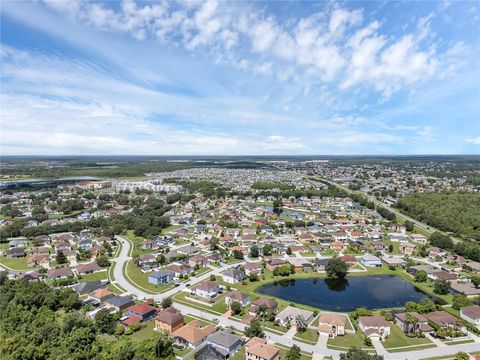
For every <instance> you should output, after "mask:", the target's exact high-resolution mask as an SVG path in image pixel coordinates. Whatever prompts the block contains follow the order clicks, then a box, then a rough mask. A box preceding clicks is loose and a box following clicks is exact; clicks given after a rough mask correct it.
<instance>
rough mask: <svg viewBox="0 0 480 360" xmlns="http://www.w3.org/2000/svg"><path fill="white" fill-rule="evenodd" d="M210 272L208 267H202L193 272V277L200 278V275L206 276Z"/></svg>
mask: <svg viewBox="0 0 480 360" xmlns="http://www.w3.org/2000/svg"><path fill="white" fill-rule="evenodd" d="M210 271H212V269H210V268H209V267H208V266H206V267H202V268H200V269H198V270H195V276H200V275H203V274H206V273H208V272H210ZM191 276H192V277H193V276H194V275H193V274H192V275H191Z"/></svg>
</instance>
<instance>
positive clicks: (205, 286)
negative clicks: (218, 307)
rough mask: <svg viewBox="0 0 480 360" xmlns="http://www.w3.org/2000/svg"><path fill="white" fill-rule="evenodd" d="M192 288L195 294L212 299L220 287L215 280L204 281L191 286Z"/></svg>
mask: <svg viewBox="0 0 480 360" xmlns="http://www.w3.org/2000/svg"><path fill="white" fill-rule="evenodd" d="M192 290H193V293H194V294H195V295H197V296H200V297H202V298H204V299H212V298H214V297H215V296H217V294H218V293H219V291H220V290H221V288H220V285H219V284H217V283H216V282H213V281H205V282H202V283H200V284H198V285H196V286H195V287H193V289H192Z"/></svg>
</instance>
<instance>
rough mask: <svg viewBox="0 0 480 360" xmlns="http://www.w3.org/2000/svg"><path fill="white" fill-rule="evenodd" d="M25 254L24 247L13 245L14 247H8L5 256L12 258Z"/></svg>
mask: <svg viewBox="0 0 480 360" xmlns="http://www.w3.org/2000/svg"><path fill="white" fill-rule="evenodd" d="M26 255H27V253H26V252H25V249H24V248H20V247H14V248H11V249H8V251H7V257H9V258H12V259H14V258H21V257H25V256H26Z"/></svg>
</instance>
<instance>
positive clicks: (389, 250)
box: [388, 244, 393, 253]
mask: <svg viewBox="0 0 480 360" xmlns="http://www.w3.org/2000/svg"><path fill="white" fill-rule="evenodd" d="M388 252H389V253H392V252H393V244H390V245H388Z"/></svg>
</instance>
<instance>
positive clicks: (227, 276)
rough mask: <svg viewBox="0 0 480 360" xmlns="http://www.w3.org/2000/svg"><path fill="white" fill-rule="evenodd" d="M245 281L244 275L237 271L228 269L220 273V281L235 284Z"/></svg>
mask: <svg viewBox="0 0 480 360" xmlns="http://www.w3.org/2000/svg"><path fill="white" fill-rule="evenodd" d="M243 279H245V273H244V272H243V271H241V270H239V269H229V270H225V271H224V272H222V280H223V281H225V282H228V283H230V284H235V283H238V282H240V281H242V280H243Z"/></svg>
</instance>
